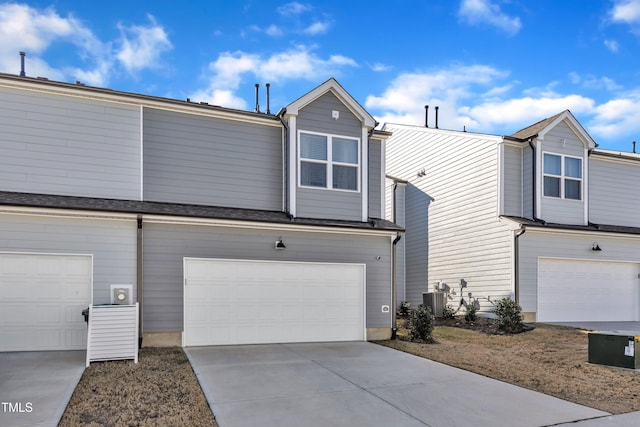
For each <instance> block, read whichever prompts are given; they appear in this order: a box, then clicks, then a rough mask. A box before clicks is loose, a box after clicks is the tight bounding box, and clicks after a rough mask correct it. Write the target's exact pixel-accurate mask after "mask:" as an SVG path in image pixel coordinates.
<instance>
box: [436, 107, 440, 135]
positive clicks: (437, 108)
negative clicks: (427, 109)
mask: <svg viewBox="0 0 640 427" xmlns="http://www.w3.org/2000/svg"><path fill="white" fill-rule="evenodd" d="M439 109H440V107H438V106H437V105H436V129H438V110H439Z"/></svg>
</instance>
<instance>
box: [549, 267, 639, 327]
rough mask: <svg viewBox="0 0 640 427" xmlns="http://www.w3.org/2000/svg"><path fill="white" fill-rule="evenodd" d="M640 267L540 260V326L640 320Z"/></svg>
mask: <svg viewBox="0 0 640 427" xmlns="http://www.w3.org/2000/svg"><path fill="white" fill-rule="evenodd" d="M639 274H640V265H639V264H636V263H625V262H601V261H575V260H566V259H539V260H538V313H537V320H538V321H540V322H582V321H585V322H586V321H638V320H640V316H639V312H640V303H639V301H640V276H639Z"/></svg>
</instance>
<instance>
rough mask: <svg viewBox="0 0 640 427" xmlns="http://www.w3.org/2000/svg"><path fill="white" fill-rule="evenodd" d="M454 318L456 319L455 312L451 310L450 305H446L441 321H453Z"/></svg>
mask: <svg viewBox="0 0 640 427" xmlns="http://www.w3.org/2000/svg"><path fill="white" fill-rule="evenodd" d="M454 317H456V311H455V310H454V309H453V307H451V306H450V305H447V306H446V307H445V308H444V309H443V310H442V318H443V319H453V318H454Z"/></svg>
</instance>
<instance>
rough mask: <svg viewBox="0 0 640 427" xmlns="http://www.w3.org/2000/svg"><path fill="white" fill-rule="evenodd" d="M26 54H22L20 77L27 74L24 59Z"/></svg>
mask: <svg viewBox="0 0 640 427" xmlns="http://www.w3.org/2000/svg"><path fill="white" fill-rule="evenodd" d="M25 55H26V53H24V52H22V51H21V52H20V77H25V76H26V74H25V72H24V57H25Z"/></svg>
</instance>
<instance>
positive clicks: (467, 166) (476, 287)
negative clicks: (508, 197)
mask: <svg viewBox="0 0 640 427" xmlns="http://www.w3.org/2000/svg"><path fill="white" fill-rule="evenodd" d="M384 130H389V131H391V132H392V133H393V135H392V136H391V137H390V138H389V139H388V140H387V172H388V174H389V175H391V176H395V177H397V178H400V179H404V180H407V181H409V185H408V187H407V194H406V197H407V211H406V230H407V231H406V253H407V259H406V263H407V267H406V271H407V296H408V299H409V301H410V302H411V303H412V304H413V303H420V302H421V297H422V292H426V291H427V290H428V289H429V290H431V286H432V284H433V283H434V282H437V281H444V282H446V283H447V284H449V285H450V286H452V287H454V288H455V286H456V284H457V283H459V281H460V279H463V278H464V279H465V280H466V281H467V282H468V283H469V289H468V291H470V292H473V294H474V296H476V297H478V298H480V299H481V301H480V304H481V310H482V311H489V310H491V309H492V308H493V306H492V305H491V304H490V303H489V302H488V301H487V300H486V298H488V297H490V298H492V299H493V298H495V297H502V296H508V295H509V294H510V293H511V290H512V286H513V281H512V265H511V248H512V234H511V229H512V228H513V225H512V224H508V223H507V222H506V221H504V222H503V221H500V220H499V218H498V202H499V200H498V187H499V186H498V146H499V144H500V143H501V142H502V138H501V137H494V136H487V135H479V134H472V133H467V132H454V131H444V130H439V129H432V128H423V127H418V126H403V125H387V126H385V128H384ZM422 171H424V176H420V175H422ZM427 256H428V259H427ZM427 270H428V274H427ZM453 305H456V304H453Z"/></svg>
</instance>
